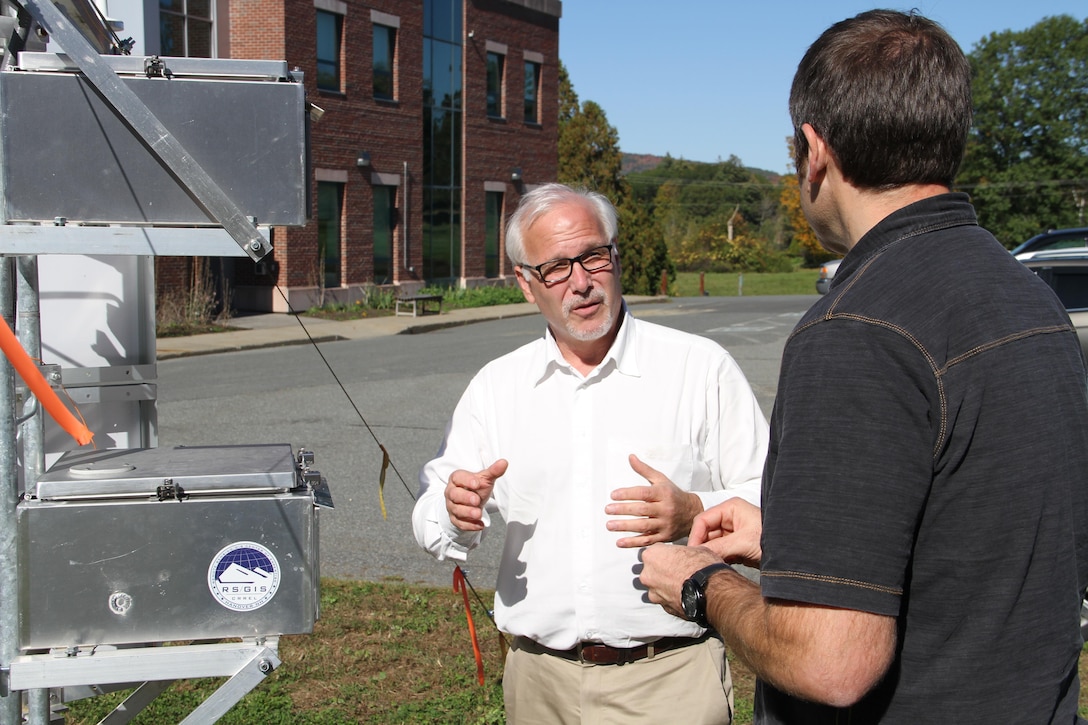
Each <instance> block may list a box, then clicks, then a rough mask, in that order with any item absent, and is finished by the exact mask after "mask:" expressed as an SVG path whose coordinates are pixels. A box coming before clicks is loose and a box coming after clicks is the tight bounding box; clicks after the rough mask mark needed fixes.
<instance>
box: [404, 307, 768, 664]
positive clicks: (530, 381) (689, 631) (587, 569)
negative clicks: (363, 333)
mask: <svg viewBox="0 0 1088 725" xmlns="http://www.w3.org/2000/svg"><path fill="white" fill-rule="evenodd" d="M767 437H768V427H767V422H766V420H765V419H764V417H763V413H762V412H761V411H760V409H759V405H758V403H757V402H756V399H755V396H754V395H753V394H752V390H751V388H750V387H749V385H748V381H747V379H746V378H745V377H744V374H743V373H742V372H741V370H740V368H739V367H738V366H737V364H736V362H735V361H734V360H733V358H732V357H731V356H730V355H729V353H727V352H726V351H725V350H723V349H722V348H721V347H720V346H719V345H718V344H716V343H714V342H713V341H711V340H708V339H706V338H702V337H698V336H696V335H691V334H688V333H684V332H679V331H676V330H673V329H670V328H667V327H662V326H660V325H655V324H652V323H648V322H644V321H641V320H636V319H635V318H633V317H631V316H630V314H628V313H626V311H625V312H624V319H623V324H622V325H621V326H620V331H619V334H618V335H617V337H616V340H615V342H614V343H613V345H612V348H611V349H610V350H609V352H608V355H607V356H606V357H605V359H604V361H603V362H601V364H600V365H598V366H597V367H596V368H595V369H594V370H592V371H591V372H590V373H589V375H587V376H585V377H583V376H582V375H581V374H580V373H578V372H577V371H576V370H575V369H574V368H572V367H571V366H570V365H569V364H568V363H567V362H566V361H565V360H564V359H563V357H562V356H561V354H560V352H559V348H558V347H557V346H556V344H555V340H554V339H553V338H552V336H551V333H550V332H548V333H546V334H545V336H544V337H543V338H541V339H538V340H535V341H533V342H531V343H529V344H527V345H525V346H523V347H521V348H519V349H517V350H515V351H513V352H511V353H509V354H507V355H504V356H503V357H500V358H498V359H496V360H494V361H492V362H490V363H488V364H487V365H486V366H484V368H483V369H482V370H480V372H479V373H477V375H476V376H475V378H473V380H472V382H471V383H469V386H468V389H467V390H466V391H465V393H464V395H463V396H462V397H461V400H460V402H459V403H458V405H457V408H456V410H455V411H454V413H453V418H452V419H451V421H450V423H449V426H448V427H447V429H446V437H445V440H444V442H443V444H442V447H441V448H440V450H439V453H438V456H437V457H436V458H435V459H434V460H432V461H430V462H429V463H427V464H426V465H425V466H424V467H423V470H422V471H421V472H420V493H419V498H418V501H417V503H416V506H415V510H414V511H413V515H412V524H413V528H414V530H415V536H416V539H417V541H418V542H419V544H420V546H422V547H423V548H424V549H426V550H427V551H429V552H430V553H431V554H433V555H434V556H435V557H437V558H438V559H446V558H449V559H452V560H454V561H459V562H460V561H465V559H466V556H467V554H468V552H469V551H470V550H471V549H472V548H474V547H475V546H476V545H477V544H478V543H479V542H480V539H481V536H482V535H483V533H485V532H486V529H485V532H465V531H460V530H458V529H457V528H456V527H454V526H453V524H452V523H451V522H450V519H449V514H448V513H447V511H446V504H445V497H444V491H445V486H446V482H447V481H448V480H449V477H450V474H451V473H452V472H453V471H455V470H457V469H465V470H468V471H473V472H475V471H480V470H482V469H484V468H486V467H487V466H489V465H491V464H492V463H494V462H495V461H496V460H498V459H500V458H505V459H507V461H509V468H508V469H507V471H506V474H505V475H504V476H502V477H501V478H500V479H499V480H498V482H497V483H496V485H495V488H494V492H493V494H492V496H491V499H490V500H489V501H488V504H487V507H486V511H485V513H484V521H485V524H487V523H489V522H490V518H489V513H494V512H498V513H499V514H501V515H502V517H503V519H504V520H505V521H506V541H505V544H504V548H503V554H502V561H501V563H500V565H499V574H498V582H497V585H496V594H495V620H496V623H497V625H498V627H499V629H500V630H502V631H503V632H507V633H509V634H513V635H520V636H525V637H529V638H530V639H533V640H535V641H536V642H539V643H540V644H542V645H544V646H546V647H551V648H553V649H569V648H571V647H574V646H575V645H576V644H577V643H578V642H580V641H592V642H603V643H605V644H608V645H611V646H614V647H635V646H638V645H640V644H643V643H645V642H647V641H651V640H654V639H657V638H659V637H664V636H691V637H696V636H699V635H700V634H702V632H703V630H702V628H700V627H699V626H698V625H696V624H693V623H691V622H688V621H685V620H683V619H680V618H678V617H674V616H672V615H670V614H668V613H666V612H665V610H664V609H662V608H661V607H660V606H658V605H656V604H651V603H650V602H649V601H648V599H647V598H646V595H645V590H644V589H642V588H641V585H640V584H639V582H638V571H639V570H640V568H641V565H640V563H639V550H638V549H621V548H619V547H617V546H616V541H617V540H618V539H620V538H622V537H625V536H632V535H634V534H632V533H631V532H612V531H609V530H608V529H607V528H606V527H605V522H606V521H608V519H609V518H615V517H610V516H608V515H606V514H605V512H604V508H605V506H606V505H608V504H609V503H611V498H610V494H611V492H612V491H613V490H614V489H617V488H624V487H631V486H647V485H649V483H648V482H647V481H646V479H644V478H643V477H642V476H640V475H638V474H636V473H635V472H634V471H633V470H632V469H631V466H630V463H629V462H628V455H629V454H631V453H634V454H636V455H637V456H638V457H639V458H640V459H642V461H643V462H645V463H646V464H648V465H649V466H651V467H653V468H655V469H657V470H658V471H661V472H662V473H663V474H665V475H666V476H668V478H669V480H671V481H672V482H673V483H675V484H676V485H677V486H679V487H680V488H682V489H684V490H688V491H693V492H695V493H696V494H697V495H698V496H699V498H700V499H702V502H703V506H704V507H709V506H712V505H714V504H717V503H720V502H721V501H724V500H726V499H728V498H731V497H734V496H739V497H741V498H744V499H745V500H747V501H750V502H752V503H754V504H756V505H758V504H759V495H760V479H761V476H762V472H763V462H764V458H765V456H766V452H767Z"/></svg>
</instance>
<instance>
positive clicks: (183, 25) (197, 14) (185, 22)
mask: <svg viewBox="0 0 1088 725" xmlns="http://www.w3.org/2000/svg"><path fill="white" fill-rule="evenodd" d="M212 26H213V19H212V3H211V0H159V43H160V48H159V53H160V55H168V56H174V57H178V56H182V57H186V56H187V57H190V58H211V57H212V51H213V50H214V49H213V47H212V42H213V38H214V33H213V32H212Z"/></svg>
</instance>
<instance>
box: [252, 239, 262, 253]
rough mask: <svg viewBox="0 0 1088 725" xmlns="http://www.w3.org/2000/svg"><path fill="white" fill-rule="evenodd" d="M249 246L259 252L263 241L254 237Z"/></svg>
mask: <svg viewBox="0 0 1088 725" xmlns="http://www.w3.org/2000/svg"><path fill="white" fill-rule="evenodd" d="M249 248H250V249H252V250H253V251H254V252H259V251H261V243H260V242H259V241H257V240H256V239H254V240H253V241H252V242H250V243H249Z"/></svg>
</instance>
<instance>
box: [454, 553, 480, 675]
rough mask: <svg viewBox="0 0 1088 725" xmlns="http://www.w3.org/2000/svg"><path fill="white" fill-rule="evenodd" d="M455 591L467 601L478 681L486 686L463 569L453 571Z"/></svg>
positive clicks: (466, 615) (469, 629) (466, 606)
mask: <svg viewBox="0 0 1088 725" xmlns="http://www.w3.org/2000/svg"><path fill="white" fill-rule="evenodd" d="M453 591H455V592H461V596H462V597H463V598H464V600H465V619H467V620H468V633H469V635H470V636H471V637H472V654H474V655H476V679H477V680H478V681H479V683H480V684H481V685H482V684H484V658H483V655H481V654H480V643H479V642H478V641H477V639H476V625H475V624H473V623H472V609H471V608H469V606H468V585H466V584H465V573H464V572H463V571H461V567H459V566H458V567H454V569H453Z"/></svg>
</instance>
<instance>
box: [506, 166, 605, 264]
mask: <svg viewBox="0 0 1088 725" xmlns="http://www.w3.org/2000/svg"><path fill="white" fill-rule="evenodd" d="M570 201H577V202H581V203H586V204H588V205H589V207H590V210H591V211H592V212H593V216H595V217H596V218H597V223H598V224H599V225H600V227H601V231H603V232H604V234H605V236H606V237H608V239H607V240H606V242H608V243H614V242H615V241H616V234H617V232H618V231H619V221H618V219H617V216H616V207H614V206H612V202H610V201H609V200H608V198H607V197H606V196H605V195H604V194H600V193H598V192H596V191H589V190H588V189H584V188H577V189H575V188H571V187H569V186H567V185H566V184H556V183H552V184H544V185H542V186H538V187H536V188H535V189H533V190H531V191H530V192H529V193H527V194H525V196H523V197H521V201H520V202H518V208H517V209H516V210H515V211H514V213H513V214H512V215H511V216H510V219H509V221H507V223H506V256H508V257H510V261H511V262H513V263H514V264H528V263H529V260H527V259H526V258H525V237H524V235H525V230H527V229H528V228H529V227H531V226H532V225H533V222H535V221H536V220H537V219H539V218H540V217H541V216H543V215H544V214H547V213H548V212H550V211H551V210H552V209H555V208H556V207H557V206H559V205H560V204H565V203H567V202H570Z"/></svg>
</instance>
